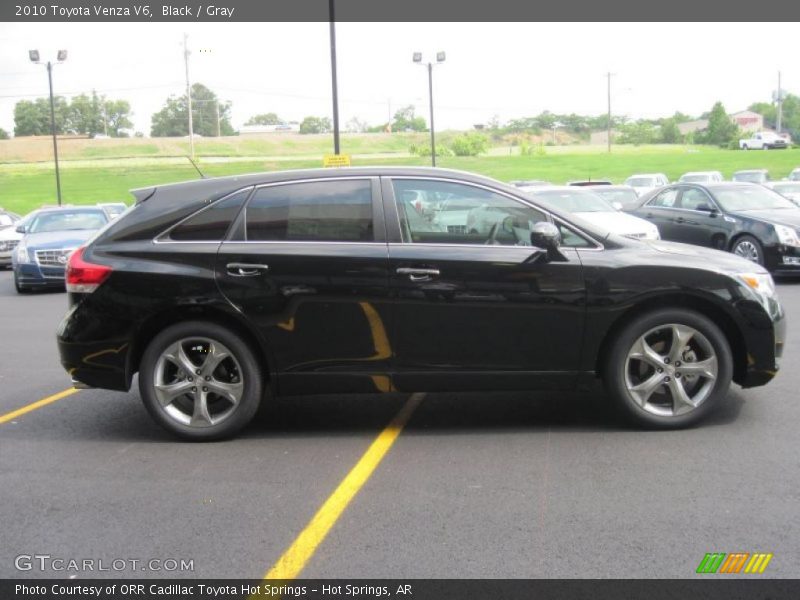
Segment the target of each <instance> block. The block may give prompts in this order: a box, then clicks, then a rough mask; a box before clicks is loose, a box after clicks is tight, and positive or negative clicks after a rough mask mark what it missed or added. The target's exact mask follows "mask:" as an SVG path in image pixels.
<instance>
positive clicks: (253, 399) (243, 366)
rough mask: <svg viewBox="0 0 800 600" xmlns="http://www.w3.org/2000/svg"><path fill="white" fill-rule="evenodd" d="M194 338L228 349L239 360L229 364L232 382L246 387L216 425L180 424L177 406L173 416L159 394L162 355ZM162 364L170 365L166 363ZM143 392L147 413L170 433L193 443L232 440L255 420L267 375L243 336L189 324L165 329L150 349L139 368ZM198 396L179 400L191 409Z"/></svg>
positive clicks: (209, 325)
mask: <svg viewBox="0 0 800 600" xmlns="http://www.w3.org/2000/svg"><path fill="white" fill-rule="evenodd" d="M193 338H200V339H204V340H209V341H212V342H215V343H217V344H222V345H223V346H224V347H226V349H227V350H228V351H230V354H231V356H232V358H233V360H234V361H235V363H229V364H233V366H234V367H235V368H234V369H231V371H233V372H234V373H235V375H234V377H233V379H232V381H236V382H241V384H242V391H241V397H240V399H239V401H238V403H237V404H235V405H233V404H232V405H231V406H230V407H229V408H228V410H229V411H230V414H228V415H227V416H225V417H224V418H223V420H221V422H219V423H216V424H204V425H203V426H195V425H191V424H185V423H182V422H179V421H178V420H177V419H176V418H175V417H174V416H171V415H174V414H178V413H176V412H175V411H176V407H173V408H172V409H171V410H172V413H170V412H169V411H168V409H167V408H164V407H162V405H161V403H160V402H159V400H158V397H157V395H156V388H155V383H156V381H155V378H156V376H157V375H156V368H157V366H159V361H160V360H161V359H162V355H164V354H165V353H166V352H167V351H168V349H169V348H170V346H174V345H175V344H177V343H178V342H179V341H181V340H183V341H184V342H185V340H187V339H193ZM226 360H227V359H226ZM161 364H166V363H164V362H163V361H162V363H161ZM220 364H222V363H220ZM237 372H238V373H237ZM194 377H196V382H197V383H202V382H203V381H202V378H201V376H200V375H199V374H197V375H194ZM209 385H211V384H209ZM199 387H200V386H198V388H199ZM139 391H140V394H141V397H142V401H143V402H144V406H145V408H146V409H147V412H149V413H150V416H152V417H153V419H155V421H156V422H157V423H158V424H159V425H161V426H162V427H164V428H165V429H166V430H167V431H169V432H170V433H173V434H175V435H176V436H178V437H180V438H183V439H185V440H189V441H214V440H221V439H225V438H230V437H232V436H233V435H235V434H236V433H238V432H239V431H240V430H241V429H242V428H243V427H244V426H246V425H247V424H248V423H249V422H250V421H251V420H252V419H253V417H254V416H255V414H256V411H257V410H258V407H259V405H260V403H261V399H262V397H263V394H264V376H263V370H262V367H261V365H260V364H259V361H258V360H257V358H256V353H255V352H254V350H253V349H252V348H251V347H250V345H249V344H247V342H245V341H244V340H243V339H242V338H241V337H240V336H239V335H237V334H236V333H234V332H233V331H231V330H230V329H228V328H226V327H223V326H221V325H218V324H216V323H211V322H208V321H186V322H183V323H178V324H176V325H173V326H171V327H169V328H167V329H165V330H164V331H162V332H161V333H159V334H158V335H157V336H156V337H155V338H153V340H152V341H151V342H150V344H149V345H148V346H147V349H146V350H145V352H144V355H143V356H142V361H141V364H140V367H139ZM194 397H195V396H192V395H191V394H189V393H187V394H184V395H183V396H180V397H179V398H178V401H179V402H181V403H184V404H186V403H191V404H190V406H193V405H194V403H195V402H196V400H194V399H193V398H194ZM219 398H221V397H218V398H217V400H219ZM176 406H177V405H176ZM187 412H188V411H187Z"/></svg>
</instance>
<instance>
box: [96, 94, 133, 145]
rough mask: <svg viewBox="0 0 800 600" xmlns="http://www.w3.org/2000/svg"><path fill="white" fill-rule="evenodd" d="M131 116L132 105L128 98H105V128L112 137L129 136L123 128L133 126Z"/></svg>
mask: <svg viewBox="0 0 800 600" xmlns="http://www.w3.org/2000/svg"><path fill="white" fill-rule="evenodd" d="M130 116H131V105H130V103H129V102H128V101H127V100H106V99H105V98H103V118H104V119H105V125H106V127H105V128H106V129H107V130H108V135H110V136H111V137H124V136H127V134H126V133H125V132H124V131H123V130H125V129H131V128H133V122H132V121H131V119H130Z"/></svg>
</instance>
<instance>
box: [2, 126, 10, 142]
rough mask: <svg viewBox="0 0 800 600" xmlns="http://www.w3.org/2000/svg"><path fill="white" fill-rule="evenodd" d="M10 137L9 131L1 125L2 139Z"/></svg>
mask: <svg viewBox="0 0 800 600" xmlns="http://www.w3.org/2000/svg"><path fill="white" fill-rule="evenodd" d="M7 139H8V132H7V131H6V130H5V129H3V128H2V127H0V140H7Z"/></svg>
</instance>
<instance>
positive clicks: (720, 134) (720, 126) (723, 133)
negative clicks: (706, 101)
mask: <svg viewBox="0 0 800 600" xmlns="http://www.w3.org/2000/svg"><path fill="white" fill-rule="evenodd" d="M738 135H739V127H738V125H736V123H734V122H733V121H731V118H730V117H729V116H728V113H727V112H726V111H725V107H724V106H723V104H722V102H717V103H716V104H714V107H713V108H712V109H711V112H710V113H709V114H708V128H707V129H706V131H705V132H704V133H703V134H702V135H700V136H698V138H700V139H699V140H698V141H700V142H701V143H704V144H714V145H717V146H727V145H728V144H730V143H731V142H732V141H733V140H734V139H736V137H737V136H738Z"/></svg>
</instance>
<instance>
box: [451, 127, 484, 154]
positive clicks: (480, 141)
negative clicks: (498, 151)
mask: <svg viewBox="0 0 800 600" xmlns="http://www.w3.org/2000/svg"><path fill="white" fill-rule="evenodd" d="M488 148H489V140H488V139H486V136H485V135H482V134H480V133H473V132H470V133H463V134H461V135H459V136H458V137H456V138H454V139H453V141H452V142H450V149H451V150H452V151H453V154H455V155H456V156H477V155H478V154H483V153H484V152H486V150H487V149H488Z"/></svg>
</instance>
